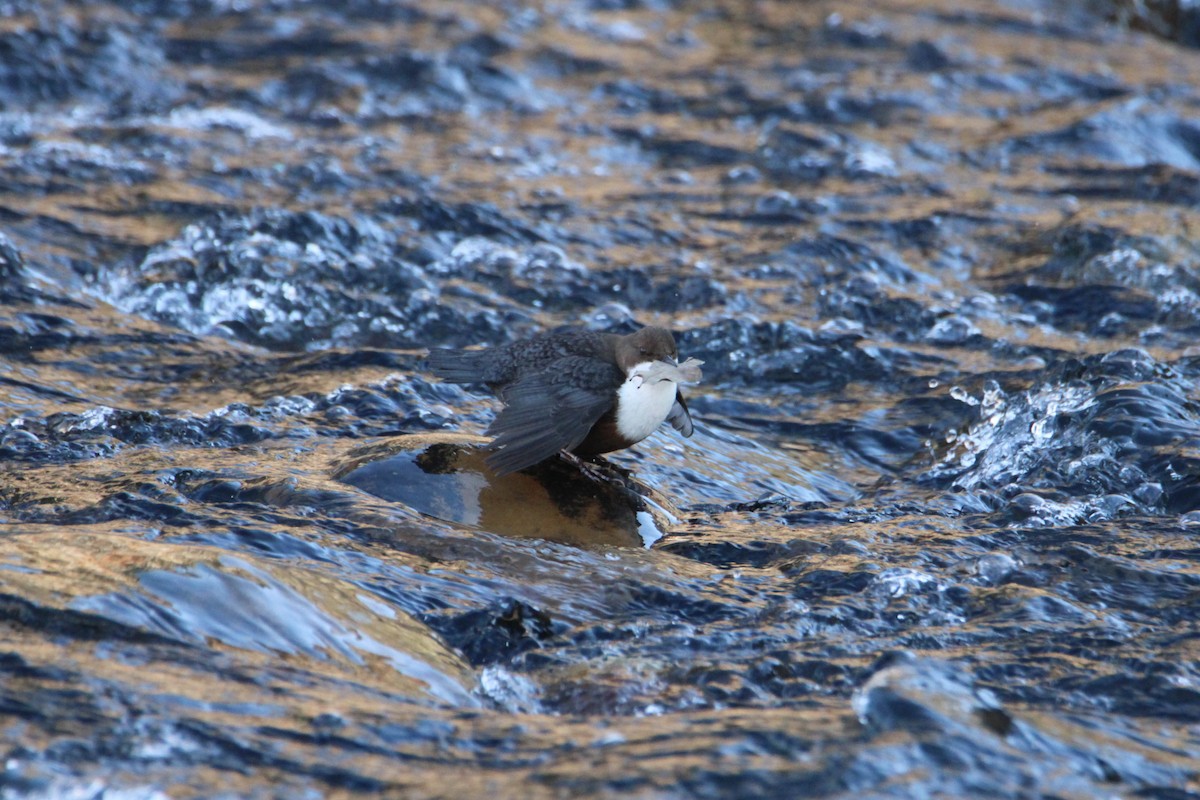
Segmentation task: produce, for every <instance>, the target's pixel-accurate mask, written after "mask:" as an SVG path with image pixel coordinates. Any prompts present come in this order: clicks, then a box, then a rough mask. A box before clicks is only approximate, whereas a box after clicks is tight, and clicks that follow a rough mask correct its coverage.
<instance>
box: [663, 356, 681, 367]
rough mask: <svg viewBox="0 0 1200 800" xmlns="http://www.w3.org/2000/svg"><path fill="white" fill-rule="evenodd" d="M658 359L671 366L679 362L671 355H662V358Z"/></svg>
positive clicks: (675, 365) (676, 365)
mask: <svg viewBox="0 0 1200 800" xmlns="http://www.w3.org/2000/svg"><path fill="white" fill-rule="evenodd" d="M659 361H661V362H663V363H664V364H670V365H671V366H672V367H678V366H679V364H678V363H677V362H676V361H675V359H674V358H672V357H671V356H663V357H662V358H660V359H659Z"/></svg>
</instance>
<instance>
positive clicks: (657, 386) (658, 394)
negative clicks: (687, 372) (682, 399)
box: [616, 361, 678, 442]
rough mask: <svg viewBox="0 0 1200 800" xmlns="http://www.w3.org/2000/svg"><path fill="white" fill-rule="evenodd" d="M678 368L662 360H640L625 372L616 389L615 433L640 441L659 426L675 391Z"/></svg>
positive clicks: (676, 388) (669, 410)
mask: <svg viewBox="0 0 1200 800" xmlns="http://www.w3.org/2000/svg"><path fill="white" fill-rule="evenodd" d="M677 373H678V368H677V367H675V366H673V365H671V364H667V363H665V362H662V361H643V362H642V363H640V364H637V365H636V366H634V368H633V369H631V370H629V373H628V374H629V377H628V378H626V379H625V382H624V383H623V384H621V388H620V389H618V390H617V396H618V398H619V399H618V401H617V420H616V421H617V432H618V433H619V434H621V436H623V437H625V438H626V439H629V440H630V441H631V442H640V441H641V440H642V439H645V438H646V437H647V436H649V435H650V434H652V433H654V429H655V428H657V427H658V426H659V425H661V424H662V423H663V421H664V420H665V419H666V418H667V414H669V413H671V406H672V405H674V404H675V393H676V391H677V390H678V384H676V382H675V380H674V378H675V377H676V374H677Z"/></svg>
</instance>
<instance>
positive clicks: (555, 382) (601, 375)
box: [487, 356, 624, 475]
mask: <svg viewBox="0 0 1200 800" xmlns="http://www.w3.org/2000/svg"><path fill="white" fill-rule="evenodd" d="M623 377H624V376H623V375H622V374H621V370H620V369H618V368H617V367H616V365H614V364H609V363H607V362H604V361H600V360H598V359H594V358H586V357H581V356H573V357H568V358H561V359H559V360H557V361H555V362H554V364H553V366H552V368H550V369H547V370H543V371H541V372H536V373H533V374H531V375H526V376H525V377H523V378H521V379H520V380H518V381H517V382H516V383H513V384H512V385H511V386H509V387H507V388H506V389H505V391H504V403H505V405H504V409H503V410H502V411H501V412H500V413H499V414H497V415H496V419H495V421H493V422H492V425H491V427H489V428H488V433H489V434H492V435H494V436H495V437H496V438H495V440H494V442H493V443H494V444H495V445H497V446H498V447H499V448H500V449H499V450H498V451H496V452H494V453H492V454H491V455H489V456H488V457H487V463H488V466H489V467H491V468H492V469H493V470H495V471H496V473H497V474H499V475H505V474H507V473H510V472H516V471H517V470H521V469H525V468H526V467H531V466H533V465H534V464H537V463H539V462H541V461H545V460H546V459H547V458H550V457H551V456H553V455H554V454H555V453H557V452H558V451H559V450H571V449H573V448H575V447H577V446H578V445H579V444H580V442H582V441H583V440H584V439H585V438H587V435H588V433H589V432H590V431H591V429H592V426H593V425H595V424H596V421H597V420H599V419H600V417H602V416H603V415H604V412H606V411H608V410H609V409H611V408H612V406H613V400H614V397H615V394H614V393H615V391H616V389H617V387H618V386H620V385H621V382H622V379H623Z"/></svg>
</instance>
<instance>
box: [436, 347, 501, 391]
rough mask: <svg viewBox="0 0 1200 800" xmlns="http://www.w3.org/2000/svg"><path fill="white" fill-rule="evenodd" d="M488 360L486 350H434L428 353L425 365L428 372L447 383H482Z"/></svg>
mask: <svg viewBox="0 0 1200 800" xmlns="http://www.w3.org/2000/svg"><path fill="white" fill-rule="evenodd" d="M488 358H489V351H487V350H442V349H438V348H435V349H433V350H430V351H429V357H428V359H427V361H426V365H427V367H428V369H429V371H430V372H432V373H433V374H434V375H436V376H438V377H439V378H441V379H442V380H444V381H447V382H449V383H483V382H484V379H485V377H486V375H485V370H486V368H487V364H488Z"/></svg>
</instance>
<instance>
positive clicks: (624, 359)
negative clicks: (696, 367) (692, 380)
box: [617, 327, 679, 371]
mask: <svg viewBox="0 0 1200 800" xmlns="http://www.w3.org/2000/svg"><path fill="white" fill-rule="evenodd" d="M678 355H679V350H678V349H677V348H676V347H675V337H674V336H672V335H671V332H670V331H669V330H667V329H666V328H655V327H650V328H642V329H641V330H640V331H636V332H634V333H631V334H629V335H628V336H622V337H621V339H620V341H619V342H618V343H617V363H619V364H620V365H621V369H623V370H626V371H628V370H629V369H630V368H632V367H634V366H636V365H637V364H642V363H645V362H647V361H665V362H667V363H668V364H675V363H676V362H675V359H676V358H677V357H678Z"/></svg>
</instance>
